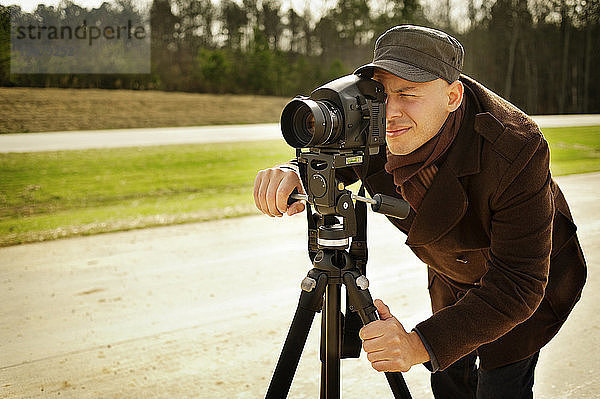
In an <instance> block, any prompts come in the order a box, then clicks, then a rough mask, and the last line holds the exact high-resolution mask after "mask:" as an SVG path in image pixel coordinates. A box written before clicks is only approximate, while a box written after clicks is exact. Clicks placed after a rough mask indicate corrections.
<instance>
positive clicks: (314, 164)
mask: <svg viewBox="0 0 600 399" xmlns="http://www.w3.org/2000/svg"><path fill="white" fill-rule="evenodd" d="M296 154H297V161H298V165H299V167H300V178H301V180H302V184H303V186H304V188H305V190H306V194H298V191H297V190H295V191H294V193H292V195H291V196H290V199H289V200H288V203H292V202H294V201H293V200H305V201H307V203H308V204H310V205H312V206H313V207H314V208H315V211H316V213H317V215H320V216H322V217H319V218H318V220H317V227H318V237H319V240H321V241H322V242H323V243H324V244H326V243H328V242H329V243H330V244H332V245H325V246H330V247H337V246H339V245H335V244H336V243H338V242H339V243H340V245H341V241H340V240H346V244H345V245H344V248H345V247H346V246H347V245H348V238H350V237H354V236H356V232H357V217H356V210H355V206H354V202H353V200H356V201H361V202H365V203H369V204H371V209H372V210H373V211H375V212H378V213H382V214H384V215H386V216H389V217H394V218H398V219H404V218H406V217H407V216H408V214H409V212H410V205H409V204H408V202H406V201H405V200H403V199H400V198H395V197H391V196H388V195H382V194H375V195H374V196H373V198H366V197H363V196H359V195H355V194H353V193H352V192H351V191H350V190H348V189H346V187H345V186H344V183H342V182H341V181H339V180H337V179H336V177H335V171H336V169H339V168H344V167H348V166H356V165H362V164H363V162H365V154H364V153H362V152H357V151H351V152H337V151H333V152H323V151H320V150H318V149H314V148H311V150H310V151H301V150H297V152H296ZM336 216H339V217H341V218H342V221H341V223H340V222H339V220H338V219H337V218H336ZM334 241H335V242H334Z"/></svg>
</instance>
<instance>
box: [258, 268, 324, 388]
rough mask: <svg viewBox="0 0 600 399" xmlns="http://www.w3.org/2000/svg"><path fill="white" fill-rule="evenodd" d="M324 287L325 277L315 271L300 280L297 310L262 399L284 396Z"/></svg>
mask: <svg viewBox="0 0 600 399" xmlns="http://www.w3.org/2000/svg"><path fill="white" fill-rule="evenodd" d="M326 286H327V275H326V274H325V273H322V272H320V271H318V270H316V269H312V270H311V271H309V272H308V276H307V277H306V278H305V279H304V280H303V281H302V292H301V293H300V299H299V301H298V307H297V308H296V313H295V314H294V319H293V320H292V325H291V326H290V329H289V331H288V335H287V338H286V339H285V343H284V345H283V349H282V350H281V355H280V356H279V361H278V362H277V366H276V367H275V371H274V372H273V378H271V383H270V385H269V389H268V391H267V395H266V396H265V398H266V399H281V398H285V397H287V394H288V392H289V390H290V386H291V385H292V380H293V379H294V374H295V373H296V368H297V367H298V362H299V361H300V355H301V354H302V350H303V349H304V344H305V343H306V338H307V336H308V332H309V331H310V327H311V325H312V322H313V319H314V317H315V313H316V312H318V311H319V310H321V307H322V304H323V293H324V292H325V288H326Z"/></svg>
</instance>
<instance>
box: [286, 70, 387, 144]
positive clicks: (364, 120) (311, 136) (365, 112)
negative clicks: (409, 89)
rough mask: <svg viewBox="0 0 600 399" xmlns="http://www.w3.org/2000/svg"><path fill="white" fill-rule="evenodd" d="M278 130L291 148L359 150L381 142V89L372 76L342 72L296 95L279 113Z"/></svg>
mask: <svg viewBox="0 0 600 399" xmlns="http://www.w3.org/2000/svg"><path fill="white" fill-rule="evenodd" d="M281 130H282V133H283V137H284V139H285V140H286V142H287V143H288V144H289V145H290V146H292V147H294V148H318V149H320V150H323V151H328V152H330V151H346V150H362V151H365V152H366V153H368V154H376V153H377V152H378V151H379V146H381V145H383V144H384V143H385V91H384V88H383V85H382V84H381V83H379V82H376V81H374V80H372V79H367V78H361V77H359V76H357V75H346V76H343V77H341V78H338V79H335V80H333V81H331V82H329V83H327V84H325V85H323V86H321V87H318V88H317V89H315V90H314V91H313V92H312V93H311V95H310V97H305V96H297V97H295V98H294V99H293V100H292V101H290V102H289V103H288V104H287V105H286V106H285V108H284V109H283V112H282V114H281Z"/></svg>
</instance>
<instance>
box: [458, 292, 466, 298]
mask: <svg viewBox="0 0 600 399" xmlns="http://www.w3.org/2000/svg"><path fill="white" fill-rule="evenodd" d="M465 294H466V292H465V291H458V292H457V293H456V299H461V298H462V297H463V296H465Z"/></svg>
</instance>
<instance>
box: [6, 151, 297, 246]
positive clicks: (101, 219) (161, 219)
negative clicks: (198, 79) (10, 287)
mask: <svg viewBox="0 0 600 399" xmlns="http://www.w3.org/2000/svg"><path fill="white" fill-rule="evenodd" d="M293 155H294V153H293V150H292V149H291V148H290V147H288V146H287V145H286V144H285V143H283V141H281V142H280V141H274V142H271V141H265V142H254V143H231V144H229V143H227V144H210V145H206V144H205V145H182V146H179V145H177V146H158V147H143V148H119V149H111V150H105V149H102V150H101V149H98V150H85V151H58V152H41V153H26V154H0V246H6V245H12V244H19V243H25V242H32V241H42V240H48V239H54V238H60V237H66V236H72V235H85V234H94V233H100V232H107V231H117V230H128V229H133V228H141V227H148V226H157V225H166V224H174V223H184V222H192V221H204V220H213V219H219V218H223V217H233V216H241V215H248V214H252V213H256V212H257V211H256V209H255V207H254V205H253V199H252V185H253V183H254V177H255V175H256V172H257V170H259V169H262V168H266V167H269V166H271V165H273V164H274V163H277V162H283V161H286V160H289V159H290V158H292V157H293Z"/></svg>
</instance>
